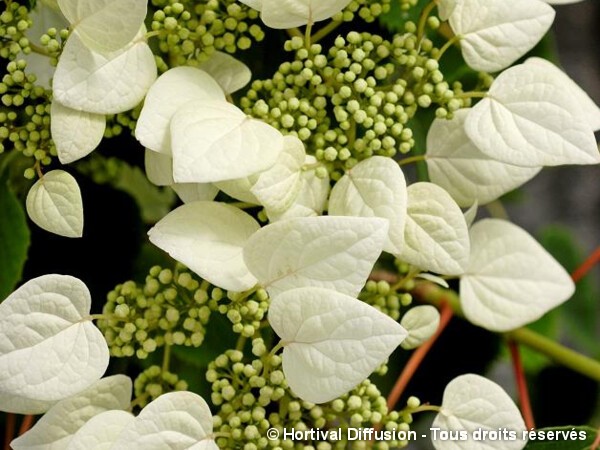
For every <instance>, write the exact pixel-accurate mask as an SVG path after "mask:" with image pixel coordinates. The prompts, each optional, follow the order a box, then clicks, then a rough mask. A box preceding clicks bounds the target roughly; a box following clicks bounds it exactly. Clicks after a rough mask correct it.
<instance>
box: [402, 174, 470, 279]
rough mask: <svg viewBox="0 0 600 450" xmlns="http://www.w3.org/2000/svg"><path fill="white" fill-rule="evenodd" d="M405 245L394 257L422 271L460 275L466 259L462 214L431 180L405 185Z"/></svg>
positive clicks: (466, 233) (467, 233) (466, 231)
mask: <svg viewBox="0 0 600 450" xmlns="http://www.w3.org/2000/svg"><path fill="white" fill-rule="evenodd" d="M404 241H405V244H404V248H403V249H402V251H401V252H400V253H399V254H397V255H396V256H397V257H398V258H399V259H401V260H402V261H405V262H407V263H410V264H412V265H414V266H416V267H418V268H420V269H421V270H428V271H432V272H436V273H439V274H442V275H460V274H461V273H463V272H464V271H465V268H466V267H467V263H468V260H469V230H468V228H467V223H466V221H465V217H464V215H463V213H462V211H461V210H460V208H459V207H458V205H457V204H456V202H455V201H454V200H453V199H452V197H450V194H448V193H447V192H446V191H445V190H444V189H442V188H441V187H439V186H437V185H435V184H433V183H426V182H421V183H414V184H411V185H410V186H409V187H408V216H407V219H406V227H405V231H404Z"/></svg>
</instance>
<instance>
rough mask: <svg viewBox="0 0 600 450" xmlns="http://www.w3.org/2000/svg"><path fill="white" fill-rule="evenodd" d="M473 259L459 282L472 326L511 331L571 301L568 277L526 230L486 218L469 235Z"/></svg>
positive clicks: (465, 308)
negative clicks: (568, 300) (566, 301)
mask: <svg viewBox="0 0 600 450" xmlns="http://www.w3.org/2000/svg"><path fill="white" fill-rule="evenodd" d="M470 236H471V256H470V257H469V264H468V266H467V268H466V270H465V273H464V274H463V276H462V277H461V279H460V298H461V306H462V310H463V312H464V314H465V316H466V317H467V319H469V321H470V322H472V323H474V324H476V325H479V326H481V327H483V328H486V329H488V330H492V331H501V332H503V331H508V330H512V329H514V328H518V327H520V326H523V325H525V324H527V323H530V322H533V321H535V320H536V319H538V318H540V317H541V316H542V315H544V314H545V313H547V312H548V311H550V310H551V309H552V308H555V307H556V306H558V305H560V304H561V303H563V302H564V301H565V300H567V299H569V297H571V295H573V292H574V291H575V285H574V283H573V281H572V280H571V277H570V276H569V274H568V273H567V272H566V271H565V269H563V268H562V266H561V265H560V264H558V262H556V260H555V259H554V258H553V257H552V256H551V255H550V254H549V253H548V252H547V251H546V250H544V248H543V247H542V246H541V245H540V244H538V243H537V242H536V241H535V239H533V238H532V237H531V236H530V235H529V234H528V233H527V232H526V231H525V230H523V229H521V228H519V227H518V226H516V225H514V224H512V223H510V222H506V221H504V220H500V219H484V220H481V221H479V222H477V223H475V224H474V225H473V226H472V227H471V230H470Z"/></svg>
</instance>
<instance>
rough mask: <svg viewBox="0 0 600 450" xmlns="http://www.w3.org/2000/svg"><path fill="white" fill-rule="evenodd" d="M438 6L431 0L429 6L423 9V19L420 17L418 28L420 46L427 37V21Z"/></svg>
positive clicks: (434, 0)
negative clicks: (424, 37) (425, 36)
mask: <svg viewBox="0 0 600 450" xmlns="http://www.w3.org/2000/svg"><path fill="white" fill-rule="evenodd" d="M436 6H437V1H436V0H431V2H429V4H428V5H427V6H426V7H425V8H423V11H421V17H419V25H418V27H417V42H418V43H419V46H420V45H421V41H422V40H423V36H424V35H425V26H426V25H427V19H428V18H429V14H431V11H433V8H435V7H436Z"/></svg>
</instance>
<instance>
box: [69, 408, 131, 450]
mask: <svg viewBox="0 0 600 450" xmlns="http://www.w3.org/2000/svg"><path fill="white" fill-rule="evenodd" d="M134 420H135V417H134V415H133V414H131V413H129V412H126V411H118V410H113V411H105V412H103V413H100V414H98V415H97V416H94V417H92V418H91V419H90V420H88V421H87V422H86V423H85V425H83V426H82V427H81V428H80V429H79V430H78V431H77V433H75V434H74V435H73V437H72V438H71V440H70V441H69V445H68V446H67V447H66V449H65V450H109V449H110V448H111V447H112V445H113V444H114V442H115V441H116V440H117V438H118V437H119V436H120V435H121V433H122V432H123V430H124V429H125V428H126V427H128V426H130V425H131V424H132V423H133V421H134Z"/></svg>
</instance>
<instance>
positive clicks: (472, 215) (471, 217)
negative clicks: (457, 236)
mask: <svg viewBox="0 0 600 450" xmlns="http://www.w3.org/2000/svg"><path fill="white" fill-rule="evenodd" d="M478 212H479V203H477V202H475V203H473V204H472V205H471V206H469V209H467V210H466V211H465V214H464V215H465V221H466V222H467V226H468V227H469V228H471V225H473V222H475V219H476V218H477V213H478Z"/></svg>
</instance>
